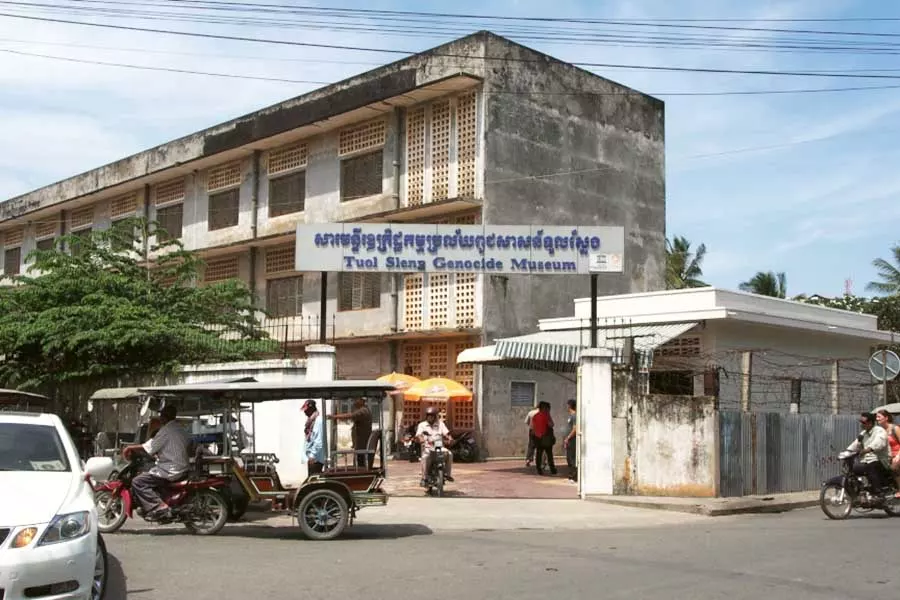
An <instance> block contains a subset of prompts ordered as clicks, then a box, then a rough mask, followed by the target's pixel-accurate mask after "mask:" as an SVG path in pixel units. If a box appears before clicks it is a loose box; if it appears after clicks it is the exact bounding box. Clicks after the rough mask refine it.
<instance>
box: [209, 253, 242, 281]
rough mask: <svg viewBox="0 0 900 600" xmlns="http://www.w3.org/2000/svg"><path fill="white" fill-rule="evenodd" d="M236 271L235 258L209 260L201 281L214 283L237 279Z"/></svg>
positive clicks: (236, 262)
mask: <svg viewBox="0 0 900 600" xmlns="http://www.w3.org/2000/svg"><path fill="white" fill-rule="evenodd" d="M238 269H239V266H238V257H237V256H229V257H226V258H215V259H212V260H209V261H207V262H206V267H205V268H204V269H203V281H204V283H214V282H216V281H225V280H226V279H237V278H238Z"/></svg>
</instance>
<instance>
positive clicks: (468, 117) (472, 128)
mask: <svg viewBox="0 0 900 600" xmlns="http://www.w3.org/2000/svg"><path fill="white" fill-rule="evenodd" d="M477 132H478V127H477V121H476V104H475V92H471V93H469V94H466V95H464V96H460V97H459V98H458V100H457V108H456V161H457V165H458V169H457V184H456V187H457V192H456V195H457V197H460V198H473V197H475V157H476V152H477V148H478V144H477V137H476V135H477Z"/></svg>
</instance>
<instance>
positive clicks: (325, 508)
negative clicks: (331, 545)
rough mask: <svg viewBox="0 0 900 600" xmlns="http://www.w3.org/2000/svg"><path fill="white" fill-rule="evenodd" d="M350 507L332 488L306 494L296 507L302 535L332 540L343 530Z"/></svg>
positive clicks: (313, 538) (321, 539) (320, 539)
mask: <svg viewBox="0 0 900 600" xmlns="http://www.w3.org/2000/svg"><path fill="white" fill-rule="evenodd" d="M349 516H350V509H349V507H348V506H347V502H346V501H345V500H344V498H343V497H342V496H341V495H340V494H339V493H337V492H336V491H334V490H329V489H318V490H313V491H311V492H310V493H309V494H307V495H306V496H305V497H304V498H303V499H302V500H301V501H300V506H299V508H298V509H297V520H298V521H299V523H300V530H301V531H303V535H305V536H306V537H308V538H309V539H311V540H317V541H323V540H332V539H334V538H336V537H338V536H339V535H341V533H343V532H344V528H346V527H347V521H348V520H349Z"/></svg>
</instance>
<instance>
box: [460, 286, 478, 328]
mask: <svg viewBox="0 0 900 600" xmlns="http://www.w3.org/2000/svg"><path fill="white" fill-rule="evenodd" d="M477 277H478V275H477V274H475V273H457V274H456V290H455V292H456V326H457V327H475V281H476V278H477Z"/></svg>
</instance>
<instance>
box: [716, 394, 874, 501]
mask: <svg viewBox="0 0 900 600" xmlns="http://www.w3.org/2000/svg"><path fill="white" fill-rule="evenodd" d="M859 429H860V427H859V422H858V417H857V416H855V415H824V414H786V413H743V412H740V411H720V412H719V493H720V495H721V496H725V497H729V496H749V495H760V494H778V493H788V492H802V491H807V490H815V489H818V488H819V487H820V486H821V485H822V481H823V480H824V479H827V478H828V477H831V476H833V475H837V474H838V473H839V472H840V462H839V461H838V460H837V454H838V452H840V451H841V450H843V449H844V448H846V447H847V446H848V445H850V443H851V442H852V441H853V439H854V438H855V437H856V435H857V434H858V433H859Z"/></svg>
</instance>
